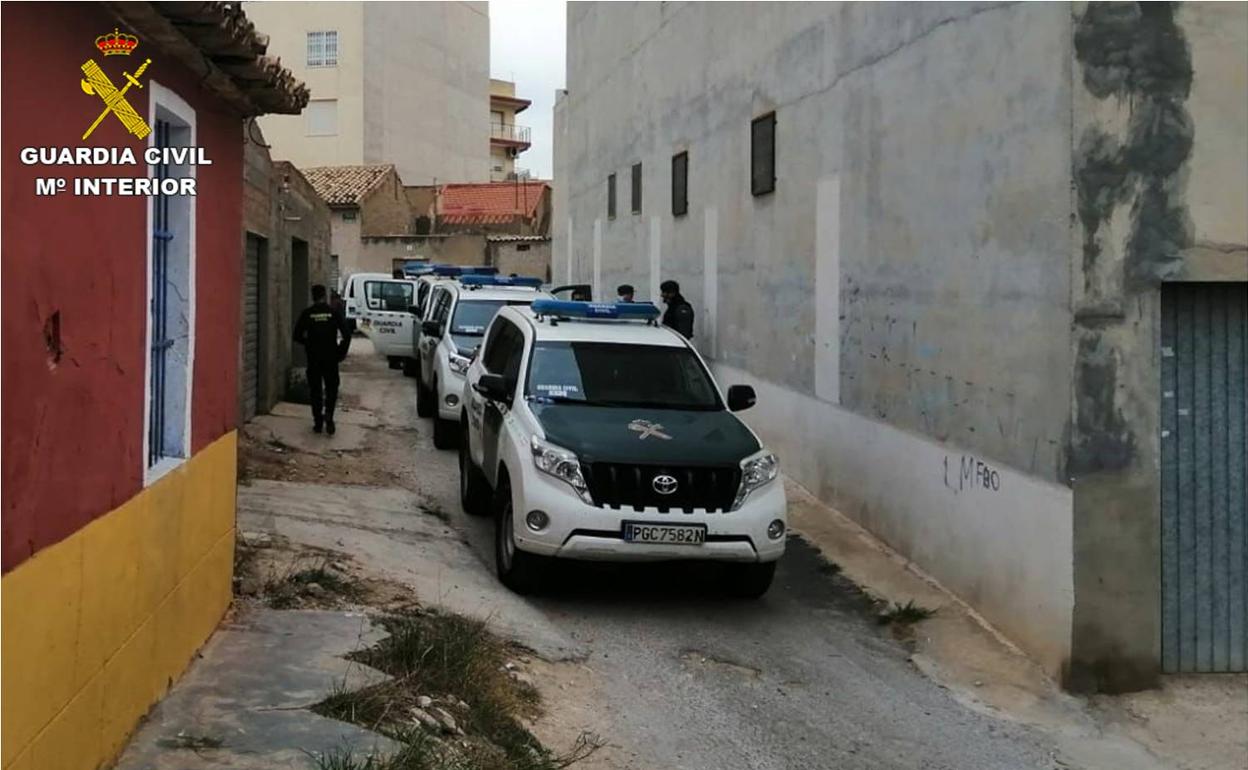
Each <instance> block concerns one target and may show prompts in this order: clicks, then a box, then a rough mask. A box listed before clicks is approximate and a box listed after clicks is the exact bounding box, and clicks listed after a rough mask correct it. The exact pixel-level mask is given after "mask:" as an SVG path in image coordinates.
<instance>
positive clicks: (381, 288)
mask: <svg viewBox="0 0 1248 770" xmlns="http://www.w3.org/2000/svg"><path fill="white" fill-rule="evenodd" d="M340 293H341V295H342V300H343V305H344V314H345V315H346V317H347V320H348V321H350V322H353V323H354V325H355V327H356V328H357V329H359V331H361V332H363V333H364V335H365V336H367V337H368V338H369V340H371V341H372V343H373V348H374V350H376V351H377V354H378V355H382V356H385V357H386V360H387V361H389V363H390V368H392V369H398V368H400V367H401V366H402V365H403V359H404V358H406V357H407V356H408V355H409V350H410V340H411V339H412V330H413V328H415V326H416V319H415V316H413V315H412V311H411V308H412V304H413V302H414V301H415V297H416V282H415V281H414V280H410V279H405V278H394V277H393V276H389V275H386V274H385V273H353V274H351V275H349V276H347V277H346V279H344V281H343V288H342V291H341V292H340Z"/></svg>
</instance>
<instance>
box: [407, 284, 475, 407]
mask: <svg viewBox="0 0 1248 770" xmlns="http://www.w3.org/2000/svg"><path fill="white" fill-rule="evenodd" d="M404 269H405V273H406V274H407V275H408V276H409V277H410V278H413V279H415V281H416V293H415V297H416V301H415V303H414V304H413V305H412V310H411V312H412V315H413V317H414V318H415V319H416V323H415V324H414V325H413V328H412V333H411V334H410V335H409V339H408V343H407V344H408V347H409V348H410V350H409V351H408V352H407V353H406V354H405V356H404V358H403V374H405V375H407V376H408V377H415V376H417V372H418V371H419V368H420V352H419V351H420V328H421V323H422V322H423V321H424V320H425V319H427V318H428V317H429V309H430V306H429V297H430V295H431V294H433V287H434V286H435V285H437V284H439V283H443V282H445V281H453V280H455V279H456V278H458V277H460V276H461V275H494V274H496V273H497V272H498V268H496V267H488V266H484V265H482V266H465V265H434V264H428V263H425V264H422V265H419V266H418V267H410V268H404ZM426 416H427V415H426Z"/></svg>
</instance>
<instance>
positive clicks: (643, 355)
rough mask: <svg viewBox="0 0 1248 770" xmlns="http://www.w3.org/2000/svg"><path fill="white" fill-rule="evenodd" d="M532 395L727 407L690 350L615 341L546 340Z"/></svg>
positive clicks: (535, 364)
mask: <svg viewBox="0 0 1248 770" xmlns="http://www.w3.org/2000/svg"><path fill="white" fill-rule="evenodd" d="M527 395H528V396H529V397H530V398H533V399H535V400H538V401H551V402H558V403H583V404H591V405H595V406H632V407H649V408H653V409H694V410H707V411H710V410H718V409H721V408H722V406H721V403H720V400H719V394H718V393H717V392H716V390H715V385H714V384H713V383H712V382H711V378H710V376H708V375H707V373H706V369H704V368H703V366H702V363H701V362H700V361H698V358H697V356H695V355H694V353H693V351H691V350H689V349H688V348H675V347H665V346H661V345H624V344H619V343H609V342H605V343H604V342H541V343H538V344H537V345H535V346H534V348H533V360H532V364H531V365H530V368H529V382H528V391H527Z"/></svg>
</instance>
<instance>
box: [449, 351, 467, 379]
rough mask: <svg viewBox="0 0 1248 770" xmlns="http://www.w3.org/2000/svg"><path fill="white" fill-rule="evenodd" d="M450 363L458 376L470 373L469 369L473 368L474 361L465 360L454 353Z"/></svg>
mask: <svg viewBox="0 0 1248 770" xmlns="http://www.w3.org/2000/svg"><path fill="white" fill-rule="evenodd" d="M448 363H450V365H451V371H452V372H455V373H456V374H464V373H466V372H467V371H468V367H469V366H472V359H471V358H464V357H463V356H460V355H456V354H455V353H452V354H451V357H450V360H449V362H448Z"/></svg>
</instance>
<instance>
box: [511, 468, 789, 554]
mask: <svg viewBox="0 0 1248 770" xmlns="http://www.w3.org/2000/svg"><path fill="white" fill-rule="evenodd" d="M524 475H525V476H526V478H525V479H524V482H523V488H520V486H519V485H517V486H515V487H513V492H512V493H513V494H514V495H515V499H514V500H513V504H514V505H515V511H516V515H515V516H514V517H513V521H514V522H515V528H516V529H515V536H516V546H517V547H518V548H520V549H521V550H523V551H528V552H530V553H535V554H540V555H543V556H554V557H558V558H561V559H581V560H590V561H674V560H692V561H727V562H768V561H775V560H776V559H779V558H780V557H781V556H782V555H783V554H784V543H785V539H786V537H785V536H784V535H781V536H780V538H778V539H776V540H772V539H771V538H769V537H768V536H767V525H768V524H770V523H771V522H772V521H774V520H776V519H780V520H781V521H784V522H786V529H787V507H788V506H787V501H786V499H785V495H784V485H783V484H782V483H781V481H780V479H779V478H777V479H776V480H775V481H773V482H772V483H770V484H768V485H767V486H765V487H763V488H762V489H759V490H756V491H755V492H754V493H753V494H751V495H750V496H749V497H748V498H747V499H746V501H745V504H744V505H742V506H741V508H740V509H739V510H736V511H732V512H730V513H707V512H705V511H695V512H694V513H685V512H683V511H673V512H668V513H659V511H658V510H657V509H655V508H647V509H645V510H642V511H635V510H633V509H631V508H629V509H625V510H615V509H612V508H598V507H595V506H593V505H589V504H588V503H585V502H583V501H582V500H581V499H580V498H579V497H577V496H576V493H575V492H573V491H572V489H571V488H570V487H568V486H567V485H566V484H564V483H563V482H561V481H558V480H556V479H553V478H550V477H549V476H547V475H546V474H543V473H539V472H537V471H533V472H532V473H531V474H530V473H526V474H524ZM533 510H541V511H544V512H545V513H546V515H547V516H549V517H550V523H549V524H548V525H547V527H546V528H545V529H544V530H542V531H541V532H533V531H532V530H530V529H529V527H528V526H527V525H526V524H525V521H524V520H525V516H526V515H527V514H528V513H529V511H533ZM625 521H640V522H646V523H652V524H705V525H706V542H705V543H703V544H702V545H696V546H689V545H683V546H682V545H663V544H651V543H635V542H633V543H630V542H626V541H625V540H624V538H623V534H622V532H623V523H624V522H625Z"/></svg>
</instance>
